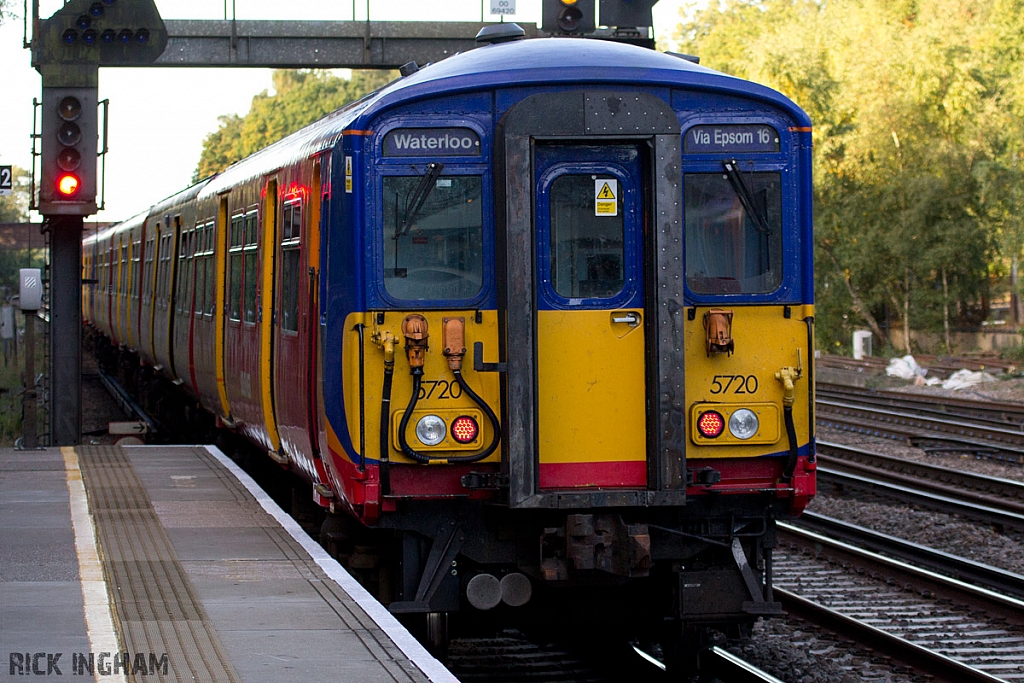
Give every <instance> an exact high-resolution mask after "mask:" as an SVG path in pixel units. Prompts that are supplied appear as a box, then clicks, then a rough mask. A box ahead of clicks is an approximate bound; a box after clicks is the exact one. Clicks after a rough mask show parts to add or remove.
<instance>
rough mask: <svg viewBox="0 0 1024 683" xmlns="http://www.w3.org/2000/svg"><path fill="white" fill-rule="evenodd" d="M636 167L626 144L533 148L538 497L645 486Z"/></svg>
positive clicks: (637, 153)
mask: <svg viewBox="0 0 1024 683" xmlns="http://www.w3.org/2000/svg"><path fill="white" fill-rule="evenodd" d="M640 159H641V150H640V149H639V148H638V146H636V145H629V144H600V145H597V144H559V143H552V144H544V143H540V142H538V143H537V144H536V146H535V147H534V163H533V168H534V187H535V202H534V210H535V217H534V220H535V224H534V225H535V230H534V237H535V240H536V244H535V253H536V257H537V263H536V264H535V268H534V273H535V278H536V281H535V283H534V291H535V292H536V298H535V306H536V368H537V393H536V396H537V399H536V400H537V437H538V439H537V449H538V455H537V457H538V485H539V488H541V489H581V488H598V487H600V488H616V487H619V488H625V487H628V488H645V487H646V486H647V444H648V439H647V432H648V429H647V409H646V401H647V371H646V358H645V353H646V352H645V349H646V344H645V331H644V327H645V325H644V315H645V308H644V299H645V292H644V287H645V282H644V276H643V273H644V269H643V258H644V252H645V250H644V229H643V224H644V195H645V193H644V188H643V174H642V167H641V161H640Z"/></svg>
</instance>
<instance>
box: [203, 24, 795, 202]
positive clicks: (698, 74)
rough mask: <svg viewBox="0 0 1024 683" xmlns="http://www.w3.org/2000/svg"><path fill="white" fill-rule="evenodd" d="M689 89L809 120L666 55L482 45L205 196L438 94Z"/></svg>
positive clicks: (565, 45)
mask: <svg viewBox="0 0 1024 683" xmlns="http://www.w3.org/2000/svg"><path fill="white" fill-rule="evenodd" d="M588 83H593V84H598V83H600V84H616V83H619V84H628V85H633V86H653V87H657V86H664V87H689V88H696V89H705V90H708V91H717V92H723V93H724V92H728V93H733V94H737V95H740V96H746V97H750V98H753V99H755V100H759V101H762V102H764V103H766V104H768V105H770V106H774V107H777V108H779V109H780V110H782V111H785V112H787V113H788V114H789V115H790V116H791V117H792V118H793V120H794V121H795V122H796V123H797V125H799V126H810V125H811V122H810V119H809V118H808V117H807V115H806V114H805V113H804V112H803V110H802V109H800V108H799V107H798V106H797V105H796V104H794V103H793V102H792V101H791V100H789V99H788V98H787V97H785V96H784V95H782V94H780V93H778V92H776V91H774V90H772V89H770V88H767V87H765V86H762V85H759V84H757V83H752V82H750V81H745V80H743V79H740V78H736V77H733V76H729V75H726V74H723V73H720V72H718V71H714V70H713V69H709V68H707V67H703V66H700V65H698V64H694V63H693V62H690V61H687V60H685V59H681V58H680V57H675V56H673V55H670V54H666V53H664V52H657V51H655V50H649V49H646V48H641V47H636V46H633V45H626V44H622V43H615V42H611V41H605V40H591V39H582V38H535V39H531V40H515V41H511V42H505V43H492V44H489V45H484V46H481V47H479V48H476V49H474V50H470V51H469V52H463V53H460V54H457V55H453V56H451V57H449V58H447V59H445V60H443V61H441V62H438V63H436V64H430V65H428V66H425V67H423V68H421V69H420V70H419V71H417V72H416V73H414V74H412V75H410V76H407V77H405V78H401V79H398V80H396V81H394V82H392V83H390V84H388V85H387V86H385V87H384V88H382V89H381V90H380V91H378V92H376V93H374V94H372V95H370V96H368V97H366V98H364V99H362V100H360V101H358V102H356V103H353V104H350V105H347V106H345V107H343V108H341V109H339V110H337V111H335V112H332V113H331V114H328V115H327V116H325V117H324V118H322V119H320V120H319V121H316V122H314V123H312V124H310V125H309V126H306V127H305V128H303V129H301V130H299V131H298V132H296V133H293V134H292V135H290V136H288V137H286V138H284V139H283V140H280V141H278V142H276V143H274V144H273V145H270V146H269V147H266V148H264V149H263V150H261V151H259V152H256V153H255V154H253V155H252V156H250V157H247V158H246V159H242V160H241V161H239V162H237V163H235V164H233V165H232V166H231V167H229V168H228V169H227V170H225V171H224V172H222V173H221V174H219V175H217V176H215V177H213V178H212V179H210V181H209V183H208V184H207V185H206V186H205V187H204V188H202V190H201V192H200V194H201V196H212V195H215V194H216V193H218V192H221V191H223V190H224V189H227V188H229V187H231V186H233V185H236V184H238V183H239V182H245V181H246V180H248V179H251V178H254V177H257V176H259V175H262V174H265V173H268V172H271V171H273V170H274V169H276V168H280V167H282V166H284V165H287V164H288V163H291V162H293V161H294V160H295V159H298V158H307V157H309V156H310V155H312V154H316V153H317V152H320V151H323V150H325V149H328V148H330V147H332V146H333V145H335V144H336V143H337V142H338V141H339V140H340V139H341V136H342V133H343V131H344V130H346V129H350V128H354V129H368V128H369V127H370V125H371V121H372V119H373V118H374V117H375V116H377V115H378V114H380V113H382V112H384V111H386V110H387V109H390V108H391V107H394V106H397V105H400V104H403V103H407V102H414V101H416V100H418V99H424V98H429V97H435V96H437V95H440V94H448V93H457V92H460V91H461V92H466V91H472V90H483V89H491V88H496V87H512V86H523V85H539V84H547V85H552V84H561V85H573V84H575V85H586V84H588Z"/></svg>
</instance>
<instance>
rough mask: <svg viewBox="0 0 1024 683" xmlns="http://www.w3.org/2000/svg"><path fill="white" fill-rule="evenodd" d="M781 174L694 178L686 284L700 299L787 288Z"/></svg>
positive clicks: (689, 185) (689, 178) (687, 197)
mask: <svg viewBox="0 0 1024 683" xmlns="http://www.w3.org/2000/svg"><path fill="white" fill-rule="evenodd" d="M781 184H782V179H781V176H780V174H779V173H748V172H733V173H731V174H729V173H690V174H687V175H686V178H685V181H684V188H685V189H684V202H683V211H684V212H685V213H684V215H685V231H686V284H687V286H688V287H689V288H690V289H691V290H692V291H694V292H696V293H699V294H767V293H768V292H773V291H775V290H776V289H777V288H778V287H779V285H780V284H782V190H781Z"/></svg>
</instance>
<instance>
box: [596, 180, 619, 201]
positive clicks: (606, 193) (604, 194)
mask: <svg viewBox="0 0 1024 683" xmlns="http://www.w3.org/2000/svg"><path fill="white" fill-rule="evenodd" d="M597 198H598V199H615V193H614V192H612V188H610V187H608V183H605V184H604V186H603V187H602V188H601V191H600V192H598V193H597Z"/></svg>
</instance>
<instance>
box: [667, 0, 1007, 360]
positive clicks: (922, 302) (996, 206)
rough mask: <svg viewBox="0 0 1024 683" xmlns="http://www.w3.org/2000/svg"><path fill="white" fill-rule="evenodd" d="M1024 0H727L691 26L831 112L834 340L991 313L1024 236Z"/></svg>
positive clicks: (820, 242) (825, 114) (822, 280)
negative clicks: (997, 285)
mask: <svg viewBox="0 0 1024 683" xmlns="http://www.w3.org/2000/svg"><path fill="white" fill-rule="evenodd" d="M1022 9H1024V0H929V2H920V1H919V0H899V1H895V0H828V1H827V2H826V0H722V1H721V2H720V3H717V4H715V5H714V6H713V7H710V8H708V9H706V10H703V11H701V12H697V13H696V14H694V15H693V16H692V18H691V19H690V20H689V21H687V22H686V23H684V24H682V25H681V26H680V27H679V33H678V35H677V38H678V39H679V40H680V41H681V45H680V50H681V51H683V52H692V53H694V54H699V55H700V56H701V63H702V64H704V65H707V66H710V67H711V68H714V69H719V70H721V71H725V72H727V73H731V74H734V75H737V76H741V77H745V78H749V79H752V80H755V81H758V82H761V83H764V84H766V85H769V86H771V87H774V88H776V89H778V90H780V91H782V92H783V93H785V94H787V95H788V96H790V97H791V98H792V99H793V100H794V101H796V102H797V103H798V104H800V105H801V106H802V107H803V108H804V109H805V110H806V111H807V112H808V113H809V114H810V115H811V118H812V120H813V121H814V123H815V139H814V142H815V156H814V164H815V168H814V173H815V231H816V234H815V246H816V261H817V278H818V279H817V299H818V306H817V316H816V319H817V330H818V341H819V344H820V346H821V348H825V349H831V348H835V347H836V346H837V345H839V346H840V347H842V346H843V345H845V344H847V343H848V340H849V339H850V333H851V332H852V330H853V329H856V328H860V327H864V326H871V327H872V328H873V329H875V330H876V333H877V332H879V331H880V330H884V328H886V327H889V328H890V329H891V328H898V327H912V328H913V329H915V330H922V331H933V332H936V331H941V330H943V329H944V327H945V325H946V323H947V322H948V323H949V324H950V325H951V326H954V327H955V326H957V325H975V324H977V323H979V322H980V321H981V320H982V319H984V317H985V315H986V314H987V307H988V302H989V298H990V296H991V292H990V291H989V290H990V284H989V283H990V281H991V279H992V274H993V273H995V272H997V271H1000V270H1005V268H1003V267H1002V266H1001V265H1000V264H1001V263H1003V262H1005V261H1006V260H1008V259H1010V258H1012V257H1014V256H1016V255H1019V254H1020V253H1021V251H1022V249H1024V224H1022V220H1024V219H1022V213H1024V205H1022V202H1024V197H1019V196H1018V195H1019V194H1020V192H1019V189H1018V188H1020V186H1021V183H1022V181H1024V123H1022V122H1024V116H1022V115H1024V79H1021V78H1020V77H1019V76H1020V73H1021V71H1022V69H1024V54H1022V48H1021V42H1020V35H1021V33H1022V29H1024V12H1022V11H1021V10H1022ZM906 311H909V320H908V319H907V315H906V313H905V312H906ZM876 343H877V342H876Z"/></svg>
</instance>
